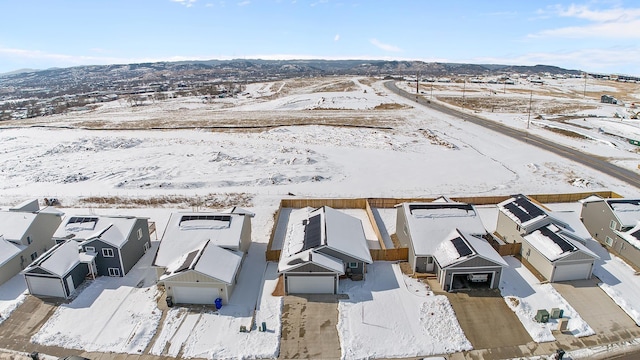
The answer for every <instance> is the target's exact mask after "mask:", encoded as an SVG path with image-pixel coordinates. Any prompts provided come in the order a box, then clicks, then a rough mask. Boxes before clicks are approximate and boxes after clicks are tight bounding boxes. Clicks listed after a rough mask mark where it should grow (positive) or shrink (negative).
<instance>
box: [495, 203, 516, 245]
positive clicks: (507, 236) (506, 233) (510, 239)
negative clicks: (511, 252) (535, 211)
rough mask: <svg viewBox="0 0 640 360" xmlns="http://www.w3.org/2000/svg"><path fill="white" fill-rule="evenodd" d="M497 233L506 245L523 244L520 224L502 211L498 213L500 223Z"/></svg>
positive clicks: (497, 225) (498, 223)
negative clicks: (519, 228)
mask: <svg viewBox="0 0 640 360" xmlns="http://www.w3.org/2000/svg"><path fill="white" fill-rule="evenodd" d="M496 232H497V233H498V234H500V236H502V239H503V240H504V242H506V243H510V244H512V243H521V242H522V231H521V230H518V224H516V222H515V221H513V220H512V219H511V218H510V217H509V216H507V215H505V213H503V212H502V211H498V222H497V223H496Z"/></svg>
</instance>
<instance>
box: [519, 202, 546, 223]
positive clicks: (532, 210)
mask: <svg viewBox="0 0 640 360" xmlns="http://www.w3.org/2000/svg"><path fill="white" fill-rule="evenodd" d="M515 202H516V204H518V206H520V207H521V208H523V209H524V210H525V211H526V212H528V213H529V215H531V218H532V219H533V218H536V217H538V216H540V215H544V211H542V209H540V208H539V207H537V206H536V205H535V204H533V203H532V202H531V201H529V199H527V198H524V197H519V198H517V199H516V201H515Z"/></svg>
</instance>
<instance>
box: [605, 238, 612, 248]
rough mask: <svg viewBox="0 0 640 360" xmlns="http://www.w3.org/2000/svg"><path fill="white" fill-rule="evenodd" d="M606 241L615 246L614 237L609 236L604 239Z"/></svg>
mask: <svg viewBox="0 0 640 360" xmlns="http://www.w3.org/2000/svg"><path fill="white" fill-rule="evenodd" d="M604 242H605V243H606V244H607V245H609V246H613V239H612V238H610V237H608V236H607V237H606V238H605V239H604Z"/></svg>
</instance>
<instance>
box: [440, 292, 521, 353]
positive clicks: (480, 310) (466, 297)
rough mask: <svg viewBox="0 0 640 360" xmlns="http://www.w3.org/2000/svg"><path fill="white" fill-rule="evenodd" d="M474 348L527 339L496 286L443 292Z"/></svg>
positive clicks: (516, 343)
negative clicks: (490, 288)
mask: <svg viewBox="0 0 640 360" xmlns="http://www.w3.org/2000/svg"><path fill="white" fill-rule="evenodd" d="M445 295H446V296H447V297H448V298H449V302H451V306H452V307H453V310H454V311H455V313H456V317H457V318H458V322H459V323H460V326H461V327H462V330H464V334H465V335H466V336H467V339H469V341H470V342H471V344H472V345H473V348H474V349H492V348H503V347H509V346H519V345H524V344H526V343H528V342H531V341H532V339H531V337H530V336H529V333H527V331H526V330H525V328H524V327H523V326H522V323H520V320H518V318H517V317H516V315H515V314H514V312H513V311H511V309H509V307H508V306H507V303H505V301H504V299H503V298H502V296H501V295H500V292H499V291H498V290H474V291H468V292H467V291H460V292H457V293H445Z"/></svg>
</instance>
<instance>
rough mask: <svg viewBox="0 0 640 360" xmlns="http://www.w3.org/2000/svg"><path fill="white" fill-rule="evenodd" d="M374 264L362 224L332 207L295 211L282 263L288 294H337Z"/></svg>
mask: <svg viewBox="0 0 640 360" xmlns="http://www.w3.org/2000/svg"><path fill="white" fill-rule="evenodd" d="M371 263H373V260H372V258H371V253H370V251H369V246H368V244H367V239H366V237H365V233H364V228H363V226H362V221H361V220H360V219H358V218H356V217H353V216H351V215H348V214H345V213H344V212H341V211H339V210H336V209H333V208H331V207H329V206H323V207H321V208H318V209H312V208H303V209H297V210H294V211H292V212H291V214H290V215H289V224H288V226H287V234H286V236H285V239H284V243H283V246H282V250H281V252H280V261H279V262H278V272H279V273H280V274H281V275H282V276H283V280H284V290H285V293H287V294H335V293H337V292H338V281H339V278H340V277H341V276H343V275H345V276H347V277H350V278H351V279H353V280H361V279H363V278H364V275H365V273H366V269H367V268H366V266H367V264H371Z"/></svg>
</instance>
